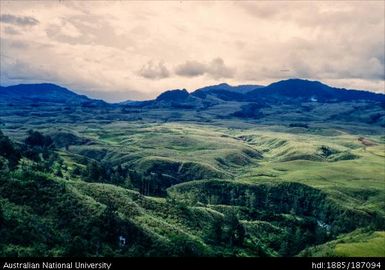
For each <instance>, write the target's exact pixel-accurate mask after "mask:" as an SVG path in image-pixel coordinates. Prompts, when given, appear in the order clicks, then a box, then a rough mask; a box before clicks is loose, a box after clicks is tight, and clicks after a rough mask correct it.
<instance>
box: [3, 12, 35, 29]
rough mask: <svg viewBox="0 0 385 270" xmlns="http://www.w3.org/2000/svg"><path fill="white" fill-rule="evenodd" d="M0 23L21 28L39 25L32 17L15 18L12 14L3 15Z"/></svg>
mask: <svg viewBox="0 0 385 270" xmlns="http://www.w3.org/2000/svg"><path fill="white" fill-rule="evenodd" d="M0 22H3V23H8V24H14V25H19V26H33V25H37V24H38V23H39V21H38V20H36V19H35V18H33V17H30V16H14V15H11V14H3V15H1V16H0Z"/></svg>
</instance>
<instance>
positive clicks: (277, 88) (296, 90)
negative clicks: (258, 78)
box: [246, 79, 385, 102]
mask: <svg viewBox="0 0 385 270" xmlns="http://www.w3.org/2000/svg"><path fill="white" fill-rule="evenodd" d="M246 97H247V99H252V100H260V99H269V100H271V99H274V98H275V99H280V98H282V97H284V98H289V99H290V98H297V99H307V100H311V101H319V102H331V101H349V100H359V99H362V100H373V101H382V102H384V101H385V95H384V94H378V93H374V92H369V91H363V90H347V89H345V88H335V87H331V86H328V85H326V84H323V83H321V82H319V81H309V80H302V79H288V80H283V81H278V82H275V83H272V84H270V85H268V86H266V87H263V88H260V89H255V90H253V91H250V92H248V93H246Z"/></svg>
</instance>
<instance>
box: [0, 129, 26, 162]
mask: <svg viewBox="0 0 385 270" xmlns="http://www.w3.org/2000/svg"><path fill="white" fill-rule="evenodd" d="M0 156H2V157H4V158H5V159H6V160H7V161H8V164H7V167H8V166H9V167H10V168H11V169H12V168H14V167H15V166H16V165H17V163H18V161H19V159H20V158H21V154H20V151H19V149H18V148H17V147H16V145H15V144H14V143H13V142H12V141H11V140H10V139H9V138H8V137H7V136H5V135H4V134H3V132H2V131H1V130H0ZM0 164H2V165H1V166H0V167H3V166H5V165H6V164H5V160H3V161H1V160H0Z"/></svg>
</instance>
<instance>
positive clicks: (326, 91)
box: [0, 79, 385, 105]
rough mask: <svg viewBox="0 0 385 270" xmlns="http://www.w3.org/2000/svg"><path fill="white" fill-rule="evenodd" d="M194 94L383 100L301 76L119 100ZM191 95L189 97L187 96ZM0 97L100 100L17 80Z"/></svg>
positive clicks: (179, 99) (227, 97)
mask: <svg viewBox="0 0 385 270" xmlns="http://www.w3.org/2000/svg"><path fill="white" fill-rule="evenodd" d="M196 98H199V99H201V100H204V99H219V100H223V101H246V102H252V101H263V102H268V103H269V102H276V101H281V102H282V101H288V100H293V99H296V100H302V101H318V102H338V101H349V100H372V101H379V102H384V101H385V95H384V94H378V93H373V92H369V91H362V90H347V89H341V88H335V87H331V86H328V85H326V84H323V83H321V82H318V81H308V80H302V79H288V80H282V81H278V82H275V83H272V84H270V85H268V86H261V85H239V86H231V85H228V84H226V83H221V84H218V85H212V86H207V87H203V88H199V89H197V90H195V91H193V92H191V93H189V92H187V90H186V89H182V90H181V89H175V90H168V91H165V92H163V93H161V94H160V95H159V96H158V97H157V98H156V99H154V100H150V101H152V102H143V101H127V102H122V103H120V104H121V105H122V104H123V105H125V104H139V103H143V104H146V105H148V104H149V103H156V102H167V101H168V102H183V101H190V102H193V101H196ZM189 99H191V100H189ZM0 100H3V101H4V100H7V101H11V100H24V101H25V100H30V101H36V102H55V103H73V104H84V103H90V102H99V103H100V105H105V104H104V102H103V101H101V100H94V99H90V98H88V97H87V96H85V95H79V94H76V93H75V92H73V91H71V90H69V89H66V88H64V87H61V86H58V85H55V84H50V83H42V84H19V85H13V86H7V87H3V86H1V87H0Z"/></svg>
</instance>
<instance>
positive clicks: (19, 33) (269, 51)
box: [0, 1, 385, 101]
mask: <svg viewBox="0 0 385 270" xmlns="http://www.w3.org/2000/svg"><path fill="white" fill-rule="evenodd" d="M0 5H1V6H0V31H1V32H0V34H1V39H0V42H1V51H0V53H1V58H0V64H1V74H0V84H1V85H10V84H16V83H35V82H52V83H57V84H60V85H63V86H66V87H69V88H71V89H74V90H76V91H78V92H81V93H84V94H87V95H90V96H92V97H99V98H105V99H107V100H113V101H117V100H124V99H146V98H152V97H155V96H156V95H157V94H159V93H160V92H162V91H164V90H166V89H175V88H187V89H188V90H194V89H196V88H199V87H202V86H205V85H210V84H218V83H221V82H227V83H230V84H253V83H254V84H268V83H271V82H273V81H277V80H281V79H287V78H291V77H300V78H308V79H315V80H321V81H323V82H325V83H328V84H330V85H333V86H337V87H346V88H356V89H357V88H358V89H367V90H371V91H377V92H384V79H385V78H384V58H385V57H384V54H385V53H384V46H385V45H384V31H385V26H384V2H383V1H372V2H370V1H362V2H360V1H352V2H335V3H334V2H331V1H326V2H322V1H319V2H316V1H309V2H305V1H294V2H284V1H275V2H271V1H270V2H261V1H258V2H249V1H245V2H243V1H241V2H228V1H226V2H220V1H213V2H203V1H198V2H195V1H194V2H193V1H191V2H176V1H172V2H162V3H161V2H159V1H154V2H148V1H147V2H137V1H133V2H131V1H108V2H103V1H92V2H82V1H74V2H70V1H52V2H50V1H25V2H23V1H1V2H0Z"/></svg>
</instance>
